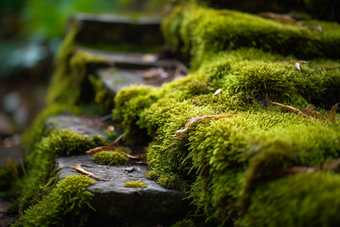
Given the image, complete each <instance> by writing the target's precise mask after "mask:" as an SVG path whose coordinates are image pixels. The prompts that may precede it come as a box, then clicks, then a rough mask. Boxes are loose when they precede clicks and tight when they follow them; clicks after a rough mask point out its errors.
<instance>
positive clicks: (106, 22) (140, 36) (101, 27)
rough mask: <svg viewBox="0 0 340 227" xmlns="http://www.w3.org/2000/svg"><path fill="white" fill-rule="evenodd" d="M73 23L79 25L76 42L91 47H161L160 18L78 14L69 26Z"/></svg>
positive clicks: (73, 17) (71, 19)
mask: <svg viewBox="0 0 340 227" xmlns="http://www.w3.org/2000/svg"><path fill="white" fill-rule="evenodd" d="M74 22H77V23H80V24H81V26H80V30H79V32H78V34H77V36H76V41H77V42H81V43H89V44H91V45H95V44H100V45H103V44H117V43H124V44H126V43H134V44H137V45H153V46H156V45H160V46H162V45H163V35H162V32H161V31H160V29H159V26H160V24H161V18H147V17H139V18H132V17H128V16H121V15H112V14H100V15H99V14H89V13H79V14H75V15H73V16H72V17H71V18H70V24H72V23H74Z"/></svg>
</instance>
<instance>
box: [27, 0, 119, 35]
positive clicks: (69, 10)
mask: <svg viewBox="0 0 340 227" xmlns="http://www.w3.org/2000/svg"><path fill="white" fill-rule="evenodd" d="M116 8H117V1H112V0H73V1H70V0H60V1H50V0H30V1H28V2H27V7H25V10H24V12H23V19H24V21H25V22H28V26H27V29H29V31H32V32H33V34H34V35H35V36H37V37H39V38H41V39H49V38H52V37H55V36H60V35H61V34H62V32H63V29H64V27H65V24H66V21H67V19H68V18H69V16H71V15H72V14H73V13H75V12H92V13H96V12H98V13H99V12H103V11H108V10H114V9H116Z"/></svg>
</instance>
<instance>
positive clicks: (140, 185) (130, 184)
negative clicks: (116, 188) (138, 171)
mask: <svg viewBox="0 0 340 227" xmlns="http://www.w3.org/2000/svg"><path fill="white" fill-rule="evenodd" d="M123 186H124V187H127V188H146V187H147V185H146V184H144V183H142V182H141V181H140V180H139V181H135V182H133V181H128V182H126V183H125V184H124V185H123Z"/></svg>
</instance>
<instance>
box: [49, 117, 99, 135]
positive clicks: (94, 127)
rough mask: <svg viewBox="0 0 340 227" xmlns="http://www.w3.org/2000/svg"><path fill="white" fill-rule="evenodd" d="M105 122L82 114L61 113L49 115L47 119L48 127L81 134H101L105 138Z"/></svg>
mask: <svg viewBox="0 0 340 227" xmlns="http://www.w3.org/2000/svg"><path fill="white" fill-rule="evenodd" d="M103 125H105V123H103V122H99V121H96V120H95V119H92V118H88V117H81V116H73V115H66V114H61V115H57V116H53V117H49V118H47V120H46V128H53V129H56V128H58V129H68V130H71V131H74V132H76V133H78V134H79V135H88V136H89V137H91V136H93V135H100V136H101V137H103V138H105V137H106V135H105V133H104V132H103V131H102V130H101V128H102V126H103Z"/></svg>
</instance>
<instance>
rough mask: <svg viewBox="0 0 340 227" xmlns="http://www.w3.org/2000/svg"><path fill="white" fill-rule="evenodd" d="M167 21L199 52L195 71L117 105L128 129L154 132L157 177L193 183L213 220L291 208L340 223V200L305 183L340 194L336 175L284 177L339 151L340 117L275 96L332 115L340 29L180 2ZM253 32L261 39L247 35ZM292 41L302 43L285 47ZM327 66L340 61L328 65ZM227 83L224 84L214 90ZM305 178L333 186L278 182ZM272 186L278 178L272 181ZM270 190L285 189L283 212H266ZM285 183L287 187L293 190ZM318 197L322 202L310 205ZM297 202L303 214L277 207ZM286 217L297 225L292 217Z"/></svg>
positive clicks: (256, 219) (139, 90)
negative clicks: (309, 112)
mask: <svg viewBox="0 0 340 227" xmlns="http://www.w3.org/2000/svg"><path fill="white" fill-rule="evenodd" d="M260 22H261V23H260ZM241 25H242V26H241ZM327 26H335V27H337V26H339V25H336V24H332V23H330V24H327V23H326V24H325V25H324V27H325V28H327ZM163 28H164V30H163V31H164V32H165V33H166V36H167V37H168V38H169V39H168V40H170V41H171V42H172V43H175V44H176V42H177V44H179V43H180V41H179V39H182V41H184V43H185V46H184V51H187V52H190V54H192V56H193V62H192V63H193V66H192V71H191V74H190V75H188V76H187V77H186V78H183V79H180V80H176V81H173V82H171V83H169V84H164V85H163V86H162V87H161V88H154V87H147V86H131V87H129V88H124V89H122V90H121V91H120V92H119V93H118V94H117V95H116V97H115V109H114V110H113V114H114V116H115V117H116V119H117V120H120V121H121V122H122V124H123V126H124V127H125V128H126V129H127V131H126V133H127V137H129V136H130V137H131V138H132V137H133V136H134V135H135V133H136V132H139V133H145V131H147V133H148V135H149V136H150V137H151V138H152V140H153V141H152V142H151V143H150V144H149V148H148V153H147V162H148V164H149V167H150V169H151V171H150V172H149V173H148V174H147V175H148V177H150V178H152V179H155V180H156V181H157V182H158V183H159V184H161V185H163V186H165V187H168V188H174V189H180V190H183V191H186V192H187V193H188V195H189V198H190V199H192V200H193V201H194V204H196V206H197V212H198V213H205V214H206V215H207V216H206V217H207V220H209V221H211V222H212V223H215V224H216V225H218V226H232V225H235V224H237V225H241V226H266V224H268V223H278V222H280V217H281V216H282V215H287V216H286V217H285V220H288V219H291V220H298V224H299V225H300V226H303V225H305V226H306V225H309V224H311V225H313V222H314V221H315V223H319V224H320V223H323V222H324V220H333V221H334V223H336V224H339V223H340V221H339V220H338V219H337V217H336V216H335V214H334V212H333V208H334V207H333V206H332V205H327V202H325V201H327V199H328V197H327V196H326V197H320V199H319V198H316V196H315V194H314V192H311V193H308V192H307V191H304V190H305V189H306V188H308V187H314V188H315V191H319V190H320V191H322V190H323V189H325V188H329V190H328V189H327V191H329V193H331V194H332V195H334V196H337V193H338V192H337V191H336V190H335V189H334V190H333V189H332V188H335V187H333V186H334V185H338V186H340V185H339V184H338V175H337V174H336V173H325V172H321V173H312V174H310V175H306V174H303V173H296V174H295V175H292V176H279V173H280V171H283V170H285V169H287V168H291V167H305V166H307V167H320V166H321V165H322V164H323V163H324V162H325V161H326V160H328V159H334V158H339V155H340V148H339V144H340V133H339V132H340V130H339V129H340V128H339V127H340V123H339V120H335V121H332V122H329V121H324V122H320V121H317V120H313V119H307V118H303V117H302V116H300V115H297V114H295V113H290V112H289V111H287V110H286V109H283V108H281V107H278V106H273V105H272V106H269V103H268V99H267V101H266V96H268V97H270V99H271V100H272V101H275V102H279V103H283V104H286V105H291V106H294V107H296V108H299V109H302V110H303V109H304V108H305V107H306V106H307V105H308V104H310V103H311V102H312V103H313V104H315V105H316V106H317V107H318V111H319V112H321V113H322V114H325V115H326V116H328V115H329V111H330V109H331V107H332V106H333V105H334V104H336V103H338V102H339V101H340V97H339V96H338V93H336V92H334V91H337V90H339V89H340V86H339V85H340V84H339V81H340V80H339V79H340V70H339V68H337V67H339V66H340V64H339V62H338V61H336V60H330V59H327V58H319V57H320V56H324V57H328V58H334V57H335V56H334V53H330V52H328V50H330V49H328V48H329V47H334V48H337V47H335V46H334V45H335V44H336V43H339V41H340V40H339V36H338V34H337V32H334V33H333V32H332V31H331V29H330V30H329V31H327V32H326V31H325V33H323V34H315V36H314V33H313V31H311V30H309V29H308V27H298V26H295V25H282V24H279V23H277V22H273V21H269V20H265V19H262V18H259V17H257V16H252V15H248V14H243V13H239V12H233V11H228V10H212V9H207V8H204V7H201V6H196V5H189V6H186V7H182V8H177V9H176V10H175V11H174V13H173V14H172V15H170V16H169V17H168V19H166V20H165V21H164V24H163ZM260 28H261V29H260ZM257 29H258V30H257ZM255 30H256V31H255ZM242 32H246V33H242ZM247 32H249V34H250V35H249V36H248V35H247V36H248V39H249V37H250V38H251V39H254V40H255V42H254V43H255V44H252V43H253V42H248V41H249V40H248V41H247V42H243V41H242V39H243V38H245V37H246V35H245V34H248V33H247ZM256 32H259V33H261V34H260V35H257V34H259V33H256ZM312 33H313V34H312ZM331 33H332V34H331ZM328 35H329V36H328ZM271 36H273V37H271ZM292 37H293V38H294V37H295V38H294V39H291V38H292ZM327 37H328V38H329V37H332V38H329V39H328V38H327ZM260 38H261V39H262V41H260V40H258V39H260ZM234 39H235V40H234ZM289 40H290V41H289ZM291 40H293V41H294V42H293V44H292V45H293V46H294V48H296V49H295V50H296V51H295V50H294V51H293V50H291V49H290V48H285V46H286V45H289V42H291ZM321 40H322V41H321ZM328 41H330V42H329V43H328ZM230 42H233V45H234V46H233V47H232V48H230V50H226V49H228V48H227V46H224V45H229V44H230ZM320 43H322V44H320ZM248 44H249V45H248ZM267 45H268V46H267ZM295 45H297V46H295ZM320 45H321V46H322V45H325V48H322V47H321V46H320ZM250 46H253V47H250ZM254 47H255V48H254ZM185 48H187V49H185ZM280 48H283V49H284V50H285V51H287V52H285V51H283V49H282V50H281V49H280ZM319 48H321V49H319ZM265 50H267V51H268V50H270V51H272V52H276V54H271V53H268V52H266V51H265ZM316 50H317V51H316ZM314 51H316V52H314ZM278 53H281V54H282V53H283V54H285V55H287V54H291V55H288V56H283V55H280V54H278ZM301 56H303V57H304V58H305V60H307V61H308V63H307V64H301V65H300V69H298V68H297V67H296V66H295V65H294V63H295V62H297V60H298V58H299V57H301ZM315 57H317V58H315ZM323 65H328V66H336V67H334V68H333V69H331V70H326V69H324V68H322V67H318V66H323ZM217 89H221V90H222V91H221V92H220V93H217V94H214V93H215V91H216V90H217ZM325 97H328V98H325ZM217 114H236V116H235V117H231V118H220V119H210V120H205V121H199V122H196V123H194V124H192V125H191V126H190V128H189V130H188V132H187V133H185V134H183V135H181V136H177V137H175V138H174V137H172V135H174V132H175V131H177V130H179V129H183V128H184V126H185V124H186V123H187V122H188V121H189V120H190V119H192V118H195V117H199V116H205V115H217ZM337 117H339V115H337ZM307 176H308V177H307ZM304 177H306V179H314V178H315V179H317V181H318V182H319V184H321V182H323V181H325V185H324V186H320V187H318V185H317V184H314V183H312V182H309V180H306V181H303V182H304V184H305V185H306V186H305V187H301V191H299V189H296V191H297V193H290V191H289V190H290V189H289V188H288V187H282V190H281V189H276V188H275V186H276V185H277V186H278V187H281V186H280V185H283V184H284V183H279V182H288V184H289V185H290V186H291V187H292V188H296V187H298V186H296V187H295V184H296V185H299V182H297V180H295V179H300V180H301V182H302V178H304ZM276 182H278V183H277V184H276ZM333 184H334V185H333ZM266 185H273V186H272V187H270V188H269V189H267V188H266ZM274 185H275V186H274ZM308 185H309V186H308ZM338 186H336V187H338ZM258 188H263V190H260V189H258ZM270 190H277V191H276V192H277V193H281V194H280V195H282V200H277V202H275V203H274V202H273V203H272V204H271V206H270V207H271V209H272V210H273V212H269V214H273V215H271V216H270V215H269V216H266V213H265V212H262V207H263V206H265V204H267V203H263V204H261V201H260V199H257V198H256V195H262V194H261V193H263V195H267V194H270ZM325 190H326V189H325ZM285 191H287V194H286V195H283V193H284V192H285ZM288 191H289V192H288ZM274 195H276V194H275V193H273V196H274ZM263 198H264V197H263ZM283 198H284V199H283ZM271 199H272V200H273V201H274V200H275V198H274V197H273V198H271ZM283 200H284V201H283ZM311 200H313V203H309V201H311ZM289 201H302V204H301V206H302V207H301V212H295V213H293V212H289V213H287V214H282V215H278V213H275V212H276V211H277V212H279V211H280V207H281V206H284V204H285V202H289ZM268 203H269V202H268ZM309 205H313V207H315V206H322V207H323V209H324V212H322V215H318V214H317V213H316V212H314V210H313V209H314V208H313V207H309ZM339 205H340V204H338V203H336V205H335V207H336V208H334V209H339V208H340V207H339ZM287 209H288V208H287ZM315 209H316V208H315ZM328 209H329V210H330V212H327V210H328ZM252 212H254V213H252ZM307 213H308V215H307V216H306V215H305V214H307ZM264 218H266V220H264V221H262V220H263V219H264ZM285 223H286V224H287V223H288V225H289V222H288V221H286V222H285ZM300 223H301V224H300ZM325 223H326V222H325ZM327 223H328V222H327ZM290 224H291V223H290ZM273 226H274V225H273ZM281 226H284V225H281ZM286 226H287V225H286Z"/></svg>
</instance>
